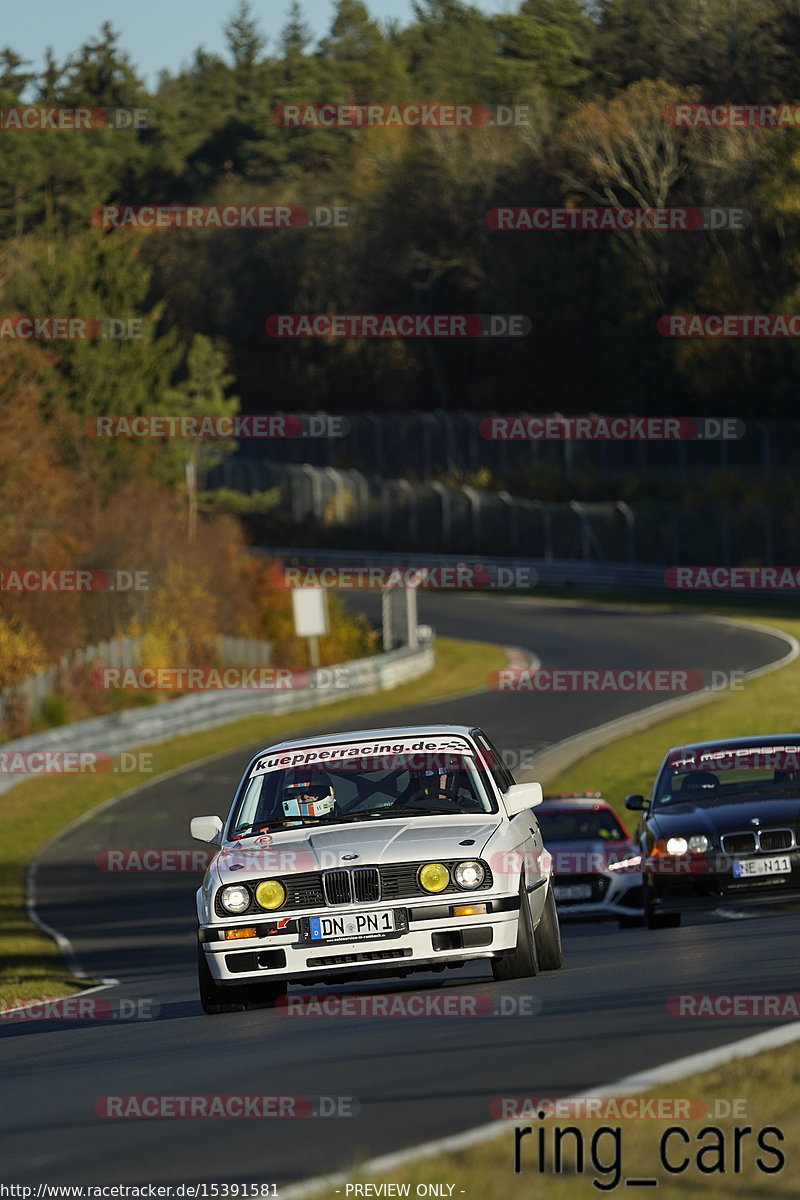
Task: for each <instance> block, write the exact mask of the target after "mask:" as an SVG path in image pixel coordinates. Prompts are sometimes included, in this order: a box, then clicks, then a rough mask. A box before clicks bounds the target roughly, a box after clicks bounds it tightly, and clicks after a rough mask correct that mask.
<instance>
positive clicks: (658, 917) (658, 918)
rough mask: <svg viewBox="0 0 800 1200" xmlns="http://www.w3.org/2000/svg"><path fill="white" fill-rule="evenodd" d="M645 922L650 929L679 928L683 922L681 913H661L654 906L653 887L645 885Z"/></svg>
mask: <svg viewBox="0 0 800 1200" xmlns="http://www.w3.org/2000/svg"><path fill="white" fill-rule="evenodd" d="M644 923H645V925H646V926H647V928H648V929H677V928H678V926H679V925H680V923H681V914H680V913H660V912H656V911H655V908H654V907H653V896H652V888H651V887H650V886H648V885H647V884H645V886H644Z"/></svg>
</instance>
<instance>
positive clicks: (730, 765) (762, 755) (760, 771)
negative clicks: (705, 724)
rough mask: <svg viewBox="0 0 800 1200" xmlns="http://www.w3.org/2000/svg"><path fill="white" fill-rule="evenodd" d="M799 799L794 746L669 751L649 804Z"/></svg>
mask: <svg viewBox="0 0 800 1200" xmlns="http://www.w3.org/2000/svg"><path fill="white" fill-rule="evenodd" d="M797 797H800V746H786V745H782V746H768V745H764V746H746V747H731V746H728V747H719V748H715V749H707V750H702V751H700V750H699V749H696V750H692V749H691V748H689V749H687V750H685V751H675V752H673V754H672V755H671V756H670V759H669V761H668V762H667V763H666V765H665V766H664V769H663V770H662V772H661V775H660V776H659V779H658V783H657V784H656V789H655V806H656V807H660V808H663V807H666V806H668V805H673V806H674V805H675V804H680V803H684V804H693V805H697V804H704V805H705V804H709V805H711V804H734V803H736V802H737V801H739V800H749V799H756V800H758V799H764V800H769V799H775V800H779V799H783V798H797Z"/></svg>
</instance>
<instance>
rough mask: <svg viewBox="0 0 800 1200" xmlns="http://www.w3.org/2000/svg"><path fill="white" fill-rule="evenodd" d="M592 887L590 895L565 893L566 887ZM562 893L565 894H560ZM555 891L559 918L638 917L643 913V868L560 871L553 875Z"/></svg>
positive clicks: (565, 919) (566, 919) (564, 919)
mask: <svg viewBox="0 0 800 1200" xmlns="http://www.w3.org/2000/svg"><path fill="white" fill-rule="evenodd" d="M576 886H578V887H580V886H583V887H584V889H586V888H591V895H590V896H589V897H587V899H585V900H583V899H575V898H574V897H569V896H568V895H567V896H565V895H564V890H565V889H570V888H575V887H576ZM559 893H561V898H559ZM553 894H554V895H555V899H556V907H557V908H558V919H559V921H569V920H587V919H592V920H601V919H603V918H609V919H614V920H616V919H618V918H620V917H635V916H637V915H639V916H641V914H642V876H641V873H640V872H639V871H629V872H625V873H622V874H620V875H616V876H615V875H612V874H608V875H605V874H586V875H580V876H579V875H558V876H555V877H554V879H553Z"/></svg>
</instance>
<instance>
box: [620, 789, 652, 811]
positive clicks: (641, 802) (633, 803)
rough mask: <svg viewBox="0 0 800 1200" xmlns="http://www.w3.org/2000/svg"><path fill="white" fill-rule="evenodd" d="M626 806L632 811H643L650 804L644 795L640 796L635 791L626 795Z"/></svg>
mask: <svg viewBox="0 0 800 1200" xmlns="http://www.w3.org/2000/svg"><path fill="white" fill-rule="evenodd" d="M625 807H626V808H629V809H630V810H631V812H643V811H644V810H645V809H646V808H648V807H649V805H648V803H647V801H646V800H645V798H644V796H640V795H638V794H637V793H636V792H634V794H633V795H632V796H626V797H625Z"/></svg>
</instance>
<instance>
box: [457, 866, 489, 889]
mask: <svg viewBox="0 0 800 1200" xmlns="http://www.w3.org/2000/svg"><path fill="white" fill-rule="evenodd" d="M453 878H454V879H455V881H456V883H457V884H458V886H459V887H460V888H466V889H467V890H470V889H472V888H477V887H480V886H481V884H482V883H483V881H484V879H485V878H486V870H485V868H484V867H483V866H482V864H481V863H479V862H477V861H476V860H475V859H474V858H470V859H468V860H467V861H466V862H460V863H458V865H457V866H456V868H455V870H454V871H453Z"/></svg>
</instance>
